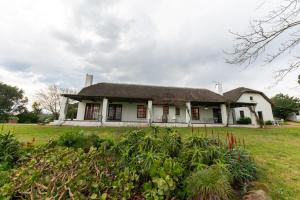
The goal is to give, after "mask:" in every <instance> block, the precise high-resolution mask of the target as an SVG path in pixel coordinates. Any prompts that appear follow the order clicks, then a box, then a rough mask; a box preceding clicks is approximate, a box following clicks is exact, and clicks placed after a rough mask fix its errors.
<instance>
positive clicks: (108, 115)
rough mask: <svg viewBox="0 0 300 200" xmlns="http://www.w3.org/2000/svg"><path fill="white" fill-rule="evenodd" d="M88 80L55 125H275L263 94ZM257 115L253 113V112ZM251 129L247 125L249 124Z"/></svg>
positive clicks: (65, 103) (71, 96) (89, 77)
mask: <svg viewBox="0 0 300 200" xmlns="http://www.w3.org/2000/svg"><path fill="white" fill-rule="evenodd" d="M92 82H93V76H92V75H87V76H86V84H85V87H84V88H83V89H82V90H81V91H80V92H79V93H78V94H76V95H74V94H63V95H62V96H63V98H62V101H61V112H60V117H59V120H57V121H55V122H54V123H53V124H56V125H76V126H149V125H158V126H182V127H185V126H204V125H207V126H227V125H229V126H230V125H235V124H236V122H237V120H238V119H239V118H240V117H250V118H251V119H252V124H251V125H250V126H252V127H256V126H257V122H256V121H257V120H256V118H255V114H256V115H258V116H259V117H260V119H261V120H264V121H267V120H273V114H272V107H271V102H270V100H269V98H268V97H266V95H264V94H263V93H262V92H259V91H256V90H251V89H247V88H237V89H235V90H231V91H228V92H226V93H224V95H223V94H222V91H221V90H220V87H219V90H218V92H219V94H218V93H215V92H212V91H210V90H207V89H198V88H183V87H161V86H150V85H135V84H116V83H97V84H93V83H92ZM69 99H72V100H77V101H78V102H79V104H78V111H77V118H76V119H74V120H68V119H66V112H67V106H68V101H69ZM250 109H251V110H255V113H254V112H250ZM248 126H249V125H248Z"/></svg>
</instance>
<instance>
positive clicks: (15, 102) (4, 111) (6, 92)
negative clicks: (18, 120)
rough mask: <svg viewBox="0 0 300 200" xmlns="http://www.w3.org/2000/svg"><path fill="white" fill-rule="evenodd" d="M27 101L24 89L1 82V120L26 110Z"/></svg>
mask: <svg viewBox="0 0 300 200" xmlns="http://www.w3.org/2000/svg"><path fill="white" fill-rule="evenodd" d="M27 102H28V99H27V98H26V97H24V91H23V90H21V89H19V88H17V87H13V86H10V85H7V84H4V83H1V82H0V121H7V119H8V117H9V115H15V114H18V113H20V112H23V111H25V110H26V107H25V106H26V104H27Z"/></svg>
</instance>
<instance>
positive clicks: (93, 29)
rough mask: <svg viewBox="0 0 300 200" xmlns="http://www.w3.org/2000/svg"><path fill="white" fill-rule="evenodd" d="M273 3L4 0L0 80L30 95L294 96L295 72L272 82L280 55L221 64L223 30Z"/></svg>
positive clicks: (0, 6) (227, 37)
mask: <svg viewBox="0 0 300 200" xmlns="http://www.w3.org/2000/svg"><path fill="white" fill-rule="evenodd" d="M278 2H279V0H242V1H241V0H226V1H224V0H209V1H208V0H185V1H182V0H143V1H141V0H119V1H118V0H48V1H46V0H43V1H41V0H9V1H8V0H7V1H5V0H3V1H0V81H2V82H4V83H8V84H11V85H16V86H18V87H20V88H23V89H24V90H25V92H26V95H28V96H29V97H30V98H31V99H33V96H34V94H35V93H36V91H37V90H39V89H40V88H44V87H46V86H48V85H51V84H58V85H59V86H61V87H68V88H75V89H77V90H79V89H80V88H81V87H82V86H83V84H84V76H85V74H86V73H92V74H94V79H95V82H126V83H140V84H155V85H167V86H187V87H200V88H208V89H211V90H214V81H220V82H222V83H223V88H224V90H229V89H233V88H234V87H239V86H246V87H250V88H253V89H258V90H262V91H264V92H265V93H266V94H267V95H269V96H272V95H274V94H276V93H278V92H283V93H289V94H291V95H299V94H300V92H299V91H300V88H299V87H297V73H298V72H294V73H292V74H290V75H289V76H287V77H286V78H285V79H284V81H283V82H281V83H280V84H278V85H276V86H273V87H272V88H269V86H272V85H273V82H274V78H273V72H274V71H275V70H276V69H278V67H280V66H283V65H285V64H286V63H287V60H286V59H285V58H282V59H279V60H277V61H276V62H275V63H273V64H271V65H268V66H262V63H256V64H254V65H251V66H249V67H248V68H247V69H245V68H244V67H241V66H235V65H229V64H226V63H225V61H224V58H225V57H226V55H224V53H223V51H224V50H225V51H228V50H231V47H232V44H233V37H232V35H231V34H230V33H229V30H232V31H236V32H245V31H247V30H248V25H249V21H250V20H251V19H255V18H257V17H259V16H263V15H264V14H265V13H266V12H267V11H269V10H270V9H271V8H272V7H274V6H276V5H278Z"/></svg>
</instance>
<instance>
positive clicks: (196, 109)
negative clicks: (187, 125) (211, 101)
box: [192, 107, 200, 120]
mask: <svg viewBox="0 0 300 200" xmlns="http://www.w3.org/2000/svg"><path fill="white" fill-rule="evenodd" d="M199 119H200V115H199V107H192V120H199Z"/></svg>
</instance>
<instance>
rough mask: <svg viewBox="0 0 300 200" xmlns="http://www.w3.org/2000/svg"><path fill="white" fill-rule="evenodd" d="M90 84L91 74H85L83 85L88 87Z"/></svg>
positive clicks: (91, 81)
mask: <svg viewBox="0 0 300 200" xmlns="http://www.w3.org/2000/svg"><path fill="white" fill-rule="evenodd" d="M90 85H93V74H86V75H85V85H84V87H88V86H90Z"/></svg>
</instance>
